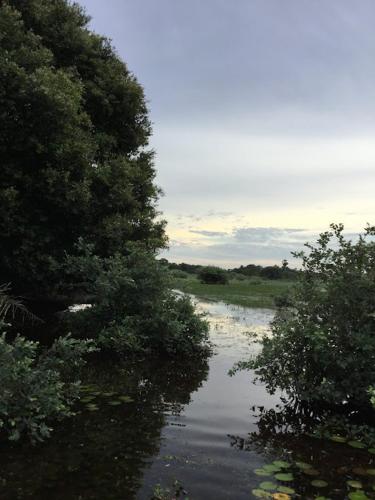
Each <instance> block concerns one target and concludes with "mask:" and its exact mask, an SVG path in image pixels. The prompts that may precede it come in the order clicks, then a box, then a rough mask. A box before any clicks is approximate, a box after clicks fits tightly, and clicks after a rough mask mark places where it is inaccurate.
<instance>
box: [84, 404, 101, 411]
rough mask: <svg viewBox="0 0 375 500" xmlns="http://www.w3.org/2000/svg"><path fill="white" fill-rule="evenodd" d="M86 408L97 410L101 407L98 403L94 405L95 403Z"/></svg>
mask: <svg viewBox="0 0 375 500" xmlns="http://www.w3.org/2000/svg"><path fill="white" fill-rule="evenodd" d="M86 408H87V409H88V410H89V411H96V410H99V407H98V406H97V405H94V404H88V405H86Z"/></svg>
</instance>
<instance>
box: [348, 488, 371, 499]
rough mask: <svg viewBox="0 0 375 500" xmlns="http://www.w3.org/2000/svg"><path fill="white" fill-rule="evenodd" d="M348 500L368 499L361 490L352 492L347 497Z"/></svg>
mask: <svg viewBox="0 0 375 500" xmlns="http://www.w3.org/2000/svg"><path fill="white" fill-rule="evenodd" d="M348 498H349V500H367V499H368V498H369V497H368V496H367V495H366V493H365V492H364V491H363V490H357V491H352V492H351V493H349V495H348Z"/></svg>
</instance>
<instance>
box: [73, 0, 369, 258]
mask: <svg viewBox="0 0 375 500" xmlns="http://www.w3.org/2000/svg"><path fill="white" fill-rule="evenodd" d="M79 3H80V4H81V5H83V6H84V7H85V8H86V10H87V13H88V14H90V15H91V16H92V21H91V24H90V26H91V28H92V29H93V30H94V31H96V32H98V33H100V34H103V35H105V36H107V37H109V38H111V39H112V43H113V45H114V46H115V47H116V49H117V52H118V54H119V55H120V57H121V58H122V59H123V60H124V61H125V62H126V63H127V65H128V67H129V69H130V70H131V71H132V72H133V73H134V74H135V75H136V77H137V79H138V80H139V82H140V83H141V84H142V85H143V87H144V89H145V94H146V97H147V101H148V106H149V110H150V117H151V120H152V123H153V137H152V140H151V144H150V147H152V148H153V149H154V150H155V151H156V160H155V163H156V168H157V172H158V174H157V179H156V181H157V183H158V185H159V186H161V188H162V189H163V191H164V196H163V197H162V198H161V200H160V202H159V208H160V211H161V212H162V214H163V217H164V218H165V219H166V220H167V221H168V226H167V233H168V236H169V239H170V243H169V245H170V248H169V251H168V252H166V253H164V254H163V256H164V257H167V258H168V259H169V260H171V261H174V262H190V263H196V264H214V265H219V266H223V267H235V266H237V265H240V264H244V265H245V264H249V263H257V264H263V265H267V264H279V263H280V262H281V260H282V259H284V258H286V259H288V260H289V261H290V262H291V263H292V264H293V265H298V263H297V262H296V261H294V260H293V258H291V254H290V252H291V251H293V250H299V249H301V248H302V247H303V243H304V242H306V241H312V240H314V238H316V236H317V234H318V233H319V232H321V231H324V230H326V229H327V228H328V226H329V224H330V223H332V222H336V223H338V222H342V223H344V224H345V228H346V230H347V231H348V232H349V233H358V232H360V231H362V229H363V228H364V227H365V226H366V223H371V224H375V216H374V215H375V196H374V186H375V140H374V135H375V134H374V133H375V63H374V60H375V30H374V19H375V2H374V1H373V0H358V1H356V2H354V1H353V0H329V1H327V0H236V1H229V0H204V1H202V0H189V1H185V2H183V1H181V0H106V1H105V2H104V1H103V0H80V1H79Z"/></svg>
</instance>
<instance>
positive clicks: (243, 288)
mask: <svg viewBox="0 0 375 500" xmlns="http://www.w3.org/2000/svg"><path fill="white" fill-rule="evenodd" d="M293 283H295V282H293V281H286V280H264V279H261V278H249V279H245V280H243V281H240V280H230V281H229V284H228V285H205V284H203V283H201V282H200V281H199V280H198V279H197V278H196V276H193V275H188V276H187V277H186V278H175V280H174V288H177V289H178V290H181V291H183V292H186V293H192V294H194V295H196V296H197V297H200V298H202V299H208V300H221V301H223V302H226V303H227V304H235V305H238V306H244V307H267V308H268V307H269V308H274V307H275V303H274V298H275V297H278V296H280V295H284V294H285V293H286V292H287V290H288V288H290V287H291V286H292V285H293Z"/></svg>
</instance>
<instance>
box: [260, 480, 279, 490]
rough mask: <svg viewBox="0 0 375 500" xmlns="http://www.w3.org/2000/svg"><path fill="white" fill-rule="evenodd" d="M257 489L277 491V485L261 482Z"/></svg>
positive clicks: (270, 482)
mask: <svg viewBox="0 0 375 500" xmlns="http://www.w3.org/2000/svg"><path fill="white" fill-rule="evenodd" d="M259 488H260V489H261V490H268V491H272V490H276V489H277V484H275V483H273V482H272V481H263V482H262V483H260V485H259Z"/></svg>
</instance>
